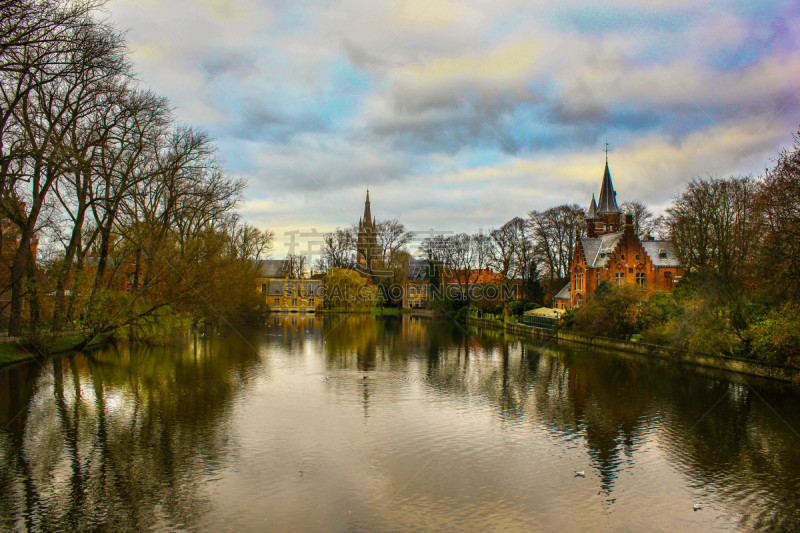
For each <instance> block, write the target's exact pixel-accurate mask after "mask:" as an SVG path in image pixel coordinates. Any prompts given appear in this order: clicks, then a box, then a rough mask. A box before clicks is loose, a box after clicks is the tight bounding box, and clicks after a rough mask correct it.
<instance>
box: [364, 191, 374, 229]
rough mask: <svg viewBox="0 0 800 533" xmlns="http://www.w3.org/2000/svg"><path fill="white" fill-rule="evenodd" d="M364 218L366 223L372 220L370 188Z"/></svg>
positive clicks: (365, 203)
mask: <svg viewBox="0 0 800 533" xmlns="http://www.w3.org/2000/svg"><path fill="white" fill-rule="evenodd" d="M362 219H363V220H364V223H365V224H369V223H370V222H372V212H371V211H370V209H369V189H367V200H366V201H365V202H364V216H363V217H362Z"/></svg>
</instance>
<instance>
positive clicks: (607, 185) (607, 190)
mask: <svg viewBox="0 0 800 533" xmlns="http://www.w3.org/2000/svg"><path fill="white" fill-rule="evenodd" d="M597 212H598V213H600V214H606V213H619V212H620V210H619V206H618V205H617V192H616V191H615V190H614V185H613V184H612V183H611V172H609V171H608V160H606V170H605V172H604V173H603V185H602V187H601V188H600V199H599V200H598V202H597Z"/></svg>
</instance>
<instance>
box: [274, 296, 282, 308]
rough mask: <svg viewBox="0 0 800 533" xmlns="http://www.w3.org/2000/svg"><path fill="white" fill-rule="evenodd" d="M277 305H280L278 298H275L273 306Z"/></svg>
mask: <svg viewBox="0 0 800 533" xmlns="http://www.w3.org/2000/svg"><path fill="white" fill-rule="evenodd" d="M279 305H281V300H280V298H275V307H278V306H279Z"/></svg>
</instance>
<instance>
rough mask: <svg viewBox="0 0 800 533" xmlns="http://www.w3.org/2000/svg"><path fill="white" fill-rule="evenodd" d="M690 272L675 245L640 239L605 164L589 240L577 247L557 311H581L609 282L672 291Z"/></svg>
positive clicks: (592, 208) (555, 303)
mask: <svg viewBox="0 0 800 533" xmlns="http://www.w3.org/2000/svg"><path fill="white" fill-rule="evenodd" d="M685 272H686V271H685V269H684V268H683V267H682V266H681V264H680V261H679V260H678V257H677V256H676V255H675V250H674V249H673V247H672V243H671V242H670V241H665V240H655V239H653V238H652V237H645V238H643V239H640V238H639V236H638V235H637V234H636V232H635V231H634V227H633V217H632V215H630V214H627V215H625V216H624V217H623V216H622V213H621V211H620V209H619V206H618V205H617V193H616V191H615V190H614V185H613V183H612V181H611V173H610V172H609V170H608V161H606V168H605V172H604V174H603V183H602V186H601V188H600V197H599V200H598V201H595V197H594V196H592V202H591V205H590V206H589V210H588V211H587V213H586V236H583V237H581V236H579V238H577V239H576V242H575V249H574V252H573V258H572V269H571V272H570V282H569V283H568V284H567V285H566V286H565V287H564V288H563V289H561V291H559V292H558V294H556V296H555V298H554V299H553V300H554V301H553V307H555V308H557V309H569V308H572V307H578V306H580V305H581V303H583V302H584V301H585V300H586V299H587V298H590V297H591V295H593V294H594V293H595V291H596V290H597V288H598V287H599V286H600V284H601V283H603V282H604V281H607V282H610V283H613V284H614V285H622V284H624V283H635V284H637V285H638V286H640V287H642V288H643V289H645V290H647V291H649V292H653V291H671V290H672V288H673V287H674V286H675V284H676V283H677V282H678V281H679V280H680V279H681V278H682V277H683V275H684V274H685Z"/></svg>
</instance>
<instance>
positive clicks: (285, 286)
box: [255, 259, 325, 313]
mask: <svg viewBox="0 0 800 533" xmlns="http://www.w3.org/2000/svg"><path fill="white" fill-rule="evenodd" d="M256 266H257V268H258V271H259V277H257V278H256V280H255V282H256V290H257V291H258V292H259V294H261V296H262V303H263V304H264V305H265V306H266V307H267V308H268V309H269V310H270V311H273V312H305V313H313V312H314V311H316V310H317V309H322V305H323V303H324V298H325V284H324V283H323V282H322V280H319V279H302V278H292V277H291V270H292V268H291V264H290V262H289V261H288V260H282V259H264V260H261V261H258V262H257V263H256Z"/></svg>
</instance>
